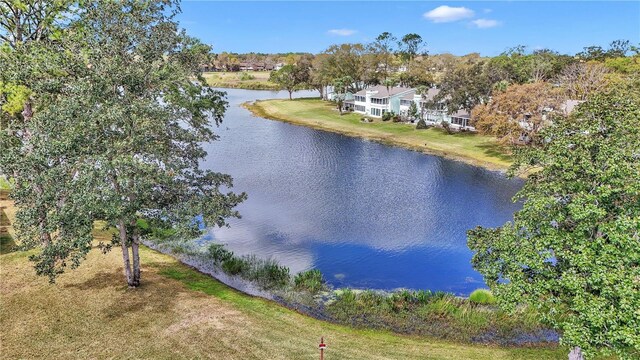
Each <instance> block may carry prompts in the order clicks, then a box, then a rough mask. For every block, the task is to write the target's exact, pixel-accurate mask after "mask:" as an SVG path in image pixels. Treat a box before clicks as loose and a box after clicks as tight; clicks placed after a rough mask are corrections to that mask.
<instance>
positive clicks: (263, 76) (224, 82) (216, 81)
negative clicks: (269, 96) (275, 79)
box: [204, 71, 280, 90]
mask: <svg viewBox="0 0 640 360" xmlns="http://www.w3.org/2000/svg"><path fill="white" fill-rule="evenodd" d="M269 75H270V72H269V71H238V72H225V71H220V72H208V73H204V78H205V79H206V80H207V83H208V84H209V86H212V87H219V88H231V89H247V90H280V89H279V87H278V85H276V84H274V83H272V82H270V81H269Z"/></svg>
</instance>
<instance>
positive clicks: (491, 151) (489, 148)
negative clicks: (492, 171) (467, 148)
mask: <svg viewBox="0 0 640 360" xmlns="http://www.w3.org/2000/svg"><path fill="white" fill-rule="evenodd" d="M478 148H480V149H482V150H483V152H484V153H485V154H486V155H487V156H491V157H495V158H498V159H500V160H502V161H505V162H512V161H513V158H512V157H511V155H510V154H506V153H505V150H507V148H505V147H504V146H502V145H498V144H483V145H478Z"/></svg>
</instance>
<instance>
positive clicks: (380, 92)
mask: <svg viewBox="0 0 640 360" xmlns="http://www.w3.org/2000/svg"><path fill="white" fill-rule="evenodd" d="M411 90H413V89H411V88H406V87H390V88H388V89H387V87H386V86H384V85H376V86H374V87H370V88H368V89H363V90H360V91H358V92H357V93H355V95H361V96H365V95H367V92H369V91H371V92H376V94H375V95H373V97H375V98H378V99H379V98H386V97H389V96H395V95H398V94H402V93H404V92H407V91H411Z"/></svg>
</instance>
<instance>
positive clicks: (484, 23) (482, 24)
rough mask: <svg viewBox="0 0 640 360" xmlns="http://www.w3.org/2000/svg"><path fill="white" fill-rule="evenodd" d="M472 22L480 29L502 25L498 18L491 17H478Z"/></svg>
mask: <svg viewBox="0 0 640 360" xmlns="http://www.w3.org/2000/svg"><path fill="white" fill-rule="evenodd" d="M471 23H472V24H473V25H474V26H475V27H477V28H478V29H488V28H492V27H496V26H498V25H500V22H499V21H498V20H491V19H477V20H473V21H472V22H471Z"/></svg>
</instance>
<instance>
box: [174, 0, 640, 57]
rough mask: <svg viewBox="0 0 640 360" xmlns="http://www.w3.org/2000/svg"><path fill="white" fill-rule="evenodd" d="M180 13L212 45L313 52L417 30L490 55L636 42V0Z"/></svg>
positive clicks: (437, 49) (456, 49)
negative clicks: (517, 49) (515, 50)
mask: <svg viewBox="0 0 640 360" xmlns="http://www.w3.org/2000/svg"><path fill="white" fill-rule="evenodd" d="M182 10H183V13H182V14H180V17H179V21H180V23H181V25H182V26H183V27H184V28H186V29H187V31H188V33H189V34H190V35H193V36H196V37H198V38H200V39H201V40H202V41H204V42H205V43H207V44H210V45H213V47H214V52H222V51H228V52H238V53H246V52H264V53H275V52H290V51H291V52H298V51H300V52H311V53H318V52H320V51H322V50H324V49H326V48H327V47H328V46H329V45H331V44H338V43H345V42H370V41H371V40H373V39H374V38H375V37H376V36H377V35H379V34H380V33H382V32H384V31H388V32H391V33H392V34H394V35H396V36H397V37H401V36H402V35H404V34H407V33H417V34H420V36H422V38H423V39H424V40H425V41H426V43H427V50H428V51H429V53H432V54H433V53H443V52H450V53H453V54H456V55H463V54H467V53H471V52H479V53H480V54H481V55H485V56H493V55H497V54H499V53H501V52H502V51H504V50H505V49H507V48H509V47H512V46H515V45H520V44H521V45H526V46H528V47H529V49H532V50H533V49H537V48H550V49H552V50H556V51H559V52H562V53H570V54H574V53H576V52H579V51H580V50H582V48H583V47H585V46H589V45H600V46H603V47H604V46H607V45H608V44H609V43H610V42H611V41H612V40H616V39H626V40H630V41H631V42H632V43H634V44H636V45H637V44H639V43H640V1H621V2H617V1H606V2H605V1H603V2H596V1H584V2H578V1H561V2H551V1H537V2H524V1H495V2H484V1H466V2H462V1H450V2H440V1H438V2H432V1H421V2H392V1H378V2H364V1H350V2H337V1H334V2H320V1H314V2H311V1H304V2H293V1H282V2H271V1H260V2H246V1H235V2H221V1H183V3H182Z"/></svg>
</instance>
